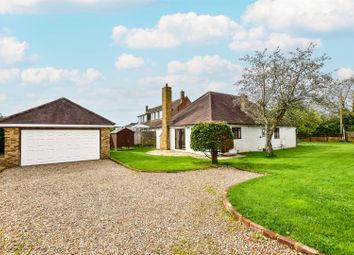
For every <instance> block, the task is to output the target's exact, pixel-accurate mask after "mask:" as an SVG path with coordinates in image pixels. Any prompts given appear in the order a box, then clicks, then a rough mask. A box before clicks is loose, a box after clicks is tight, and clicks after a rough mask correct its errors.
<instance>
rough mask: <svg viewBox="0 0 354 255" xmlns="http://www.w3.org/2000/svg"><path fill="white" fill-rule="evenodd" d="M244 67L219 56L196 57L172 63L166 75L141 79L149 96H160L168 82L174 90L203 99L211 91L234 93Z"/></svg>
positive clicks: (141, 83)
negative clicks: (153, 94)
mask: <svg viewBox="0 0 354 255" xmlns="http://www.w3.org/2000/svg"><path fill="white" fill-rule="evenodd" d="M240 71H241V66H239V65H238V64H235V63H233V62H231V61H229V60H227V59H224V58H222V57H220V56H218V55H215V56H195V57H193V58H191V59H190V60H188V61H185V62H181V61H171V62H169V63H168V65H167V74H166V75H161V76H151V77H145V78H143V79H140V80H139V84H140V85H142V86H143V88H146V87H147V88H148V90H149V91H150V93H155V91H153V90H154V89H155V90H156V91H157V92H156V93H159V89H160V87H161V86H163V84H164V83H166V82H168V83H169V84H171V85H172V86H173V88H174V89H175V90H177V91H178V90H180V89H184V90H186V91H188V93H189V94H192V95H195V96H200V95H201V94H202V93H203V92H205V91H208V90H216V91H226V92H230V91H232V90H233V87H234V86H233V84H234V82H235V81H236V80H237V78H238V77H239V75H240Z"/></svg>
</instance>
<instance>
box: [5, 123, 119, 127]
mask: <svg viewBox="0 0 354 255" xmlns="http://www.w3.org/2000/svg"><path fill="white" fill-rule="evenodd" d="M0 127H2V128H7V127H29V128H31V127H32V128H38V127H40V128H114V127H115V126H114V125H75V124H62V125H61V124H21V123H19V124H1V123H0Z"/></svg>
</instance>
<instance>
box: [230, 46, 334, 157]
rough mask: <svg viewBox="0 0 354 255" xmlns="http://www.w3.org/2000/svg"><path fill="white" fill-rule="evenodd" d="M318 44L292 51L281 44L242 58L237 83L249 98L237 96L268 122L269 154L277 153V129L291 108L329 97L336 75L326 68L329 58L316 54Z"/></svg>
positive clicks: (255, 116) (320, 101)
mask: <svg viewBox="0 0 354 255" xmlns="http://www.w3.org/2000/svg"><path fill="white" fill-rule="evenodd" d="M314 48H315V45H314V44H310V45H309V46H308V47H307V48H306V49H299V48H298V49H296V50H295V51H290V52H289V53H288V54H285V53H283V52H282V51H281V50H280V49H279V48H278V49H276V50H274V51H272V52H270V51H268V50H267V49H265V50H264V51H256V52H255V54H254V55H246V56H245V57H244V58H242V59H241V60H242V61H244V62H246V64H247V66H246V68H244V69H243V72H242V77H241V79H240V80H239V81H238V82H236V85H238V86H240V91H241V92H242V93H243V95H244V96H243V97H245V96H247V98H248V99H249V100H244V98H243V97H238V99H237V100H238V101H239V100H242V101H244V102H246V103H245V104H244V106H245V107H244V108H245V110H246V112H248V113H249V114H250V115H252V116H253V117H254V119H255V120H256V121H257V123H258V124H261V125H263V126H265V128H266V145H265V150H266V155H267V156H273V146H272V140H271V139H272V136H273V133H274V131H275V129H276V127H277V126H279V125H280V124H281V122H282V121H283V118H284V116H285V114H286V113H287V111H288V110H289V109H294V108H297V107H299V106H300V105H310V104H313V103H324V102H325V101H326V91H327V90H328V88H329V85H330V82H331V80H332V79H331V75H330V74H328V73H325V72H324V71H323V70H322V68H323V66H324V64H325V62H326V61H327V60H328V59H329V58H328V57H327V56H326V55H322V56H319V57H315V56H314ZM250 102H252V103H250Z"/></svg>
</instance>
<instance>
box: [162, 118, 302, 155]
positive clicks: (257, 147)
mask: <svg viewBox="0 0 354 255" xmlns="http://www.w3.org/2000/svg"><path fill="white" fill-rule="evenodd" d="M231 127H241V139H235V140H234V146H235V149H234V150H233V151H237V152H246V151H261V150H263V149H264V147H265V137H262V127H260V126H245V125H231ZM176 128H184V129H185V134H186V137H185V139H186V149H185V151H187V152H196V151H194V150H192V149H191V147H190V138H191V133H192V126H187V127H170V149H171V150H176V148H175V129H176ZM279 133H280V138H279V139H274V137H273V138H272V144H273V147H274V149H280V148H291V147H296V129H295V128H293V127H280V128H279ZM160 134H161V133H160ZM156 137H158V133H156ZM156 139H158V138H156ZM197 153H199V152H197Z"/></svg>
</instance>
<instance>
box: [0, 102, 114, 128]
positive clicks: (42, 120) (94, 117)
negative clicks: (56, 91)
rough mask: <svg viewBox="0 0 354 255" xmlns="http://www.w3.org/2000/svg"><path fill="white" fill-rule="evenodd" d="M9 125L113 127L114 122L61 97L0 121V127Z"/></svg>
mask: <svg viewBox="0 0 354 255" xmlns="http://www.w3.org/2000/svg"><path fill="white" fill-rule="evenodd" d="M10 125H17V126H22V125H24V126H26V125H30V126H36V125H38V126H43V125H47V126H49V125H68V126H77V125H79V126H80V125H81V126H91V125H92V126H113V125H114V122H112V121H110V120H108V119H106V118H104V117H102V116H100V115H98V114H96V113H94V112H92V111H90V110H87V109H86V108H84V107H82V106H80V105H78V104H76V103H74V102H72V101H70V100H69V99H67V98H64V97H63V98H59V99H57V100H54V101H52V102H49V103H46V104H43V105H40V106H37V107H35V108H31V109H29V110H26V111H23V112H20V113H16V114H14V115H11V116H8V117H6V118H4V119H2V120H0V126H10Z"/></svg>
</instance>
